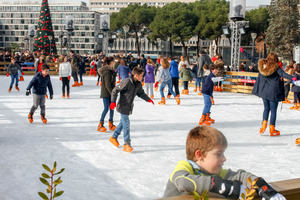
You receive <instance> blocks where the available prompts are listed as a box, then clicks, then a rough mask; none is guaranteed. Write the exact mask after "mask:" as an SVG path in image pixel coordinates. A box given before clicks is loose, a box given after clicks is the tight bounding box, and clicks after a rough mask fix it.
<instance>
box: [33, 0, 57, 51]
mask: <svg viewBox="0 0 300 200" xmlns="http://www.w3.org/2000/svg"><path fill="white" fill-rule="evenodd" d="M34 52H41V53H42V54H44V55H49V54H56V45H55V38H54V33H53V29H52V21H51V14H50V9H49V6H48V0H43V1H42V7H41V12H40V18H39V22H38V29H37V32H36V36H35V41H34Z"/></svg>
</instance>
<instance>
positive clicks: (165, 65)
mask: <svg viewBox="0 0 300 200" xmlns="http://www.w3.org/2000/svg"><path fill="white" fill-rule="evenodd" d="M160 62H161V66H160V69H159V77H158V80H157V81H156V83H155V88H157V87H158V82H160V81H161V85H160V88H159V91H160V95H161V101H160V102H158V104H162V105H164V104H166V99H165V95H164V88H165V87H166V85H168V88H169V90H170V92H171V94H172V95H173V96H174V97H175V100H176V102H177V105H179V104H180V98H179V97H177V95H176V93H175V92H174V91H173V89H172V78H171V75H170V70H169V67H170V63H169V62H168V60H167V59H166V58H161V60H160Z"/></svg>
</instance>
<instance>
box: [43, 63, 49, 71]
mask: <svg viewBox="0 0 300 200" xmlns="http://www.w3.org/2000/svg"><path fill="white" fill-rule="evenodd" d="M41 69H42V70H45V69H50V67H49V66H48V65H47V64H43V65H42V67H41Z"/></svg>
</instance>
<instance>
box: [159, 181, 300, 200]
mask: <svg viewBox="0 0 300 200" xmlns="http://www.w3.org/2000/svg"><path fill="white" fill-rule="evenodd" d="M270 184H271V185H272V187H273V188H274V189H275V190H276V191H278V192H280V193H281V194H283V196H285V198H286V199H287V200H300V178H297V179H290V180H284V181H276V182H272V183H270ZM208 196H209V200H224V199H226V198H222V197H217V196H216V195H214V194H211V193H209V194H208ZM193 199H194V197H193V196H192V195H183V196H176V197H169V198H163V199H160V200H193ZM260 199H261V198H258V197H257V198H255V200H260Z"/></svg>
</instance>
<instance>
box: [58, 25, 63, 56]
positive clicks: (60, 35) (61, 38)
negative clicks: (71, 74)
mask: <svg viewBox="0 0 300 200" xmlns="http://www.w3.org/2000/svg"><path fill="white" fill-rule="evenodd" d="M59 37H60V55H62V48H63V38H64V32H63V30H61V31H60V33H59Z"/></svg>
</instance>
